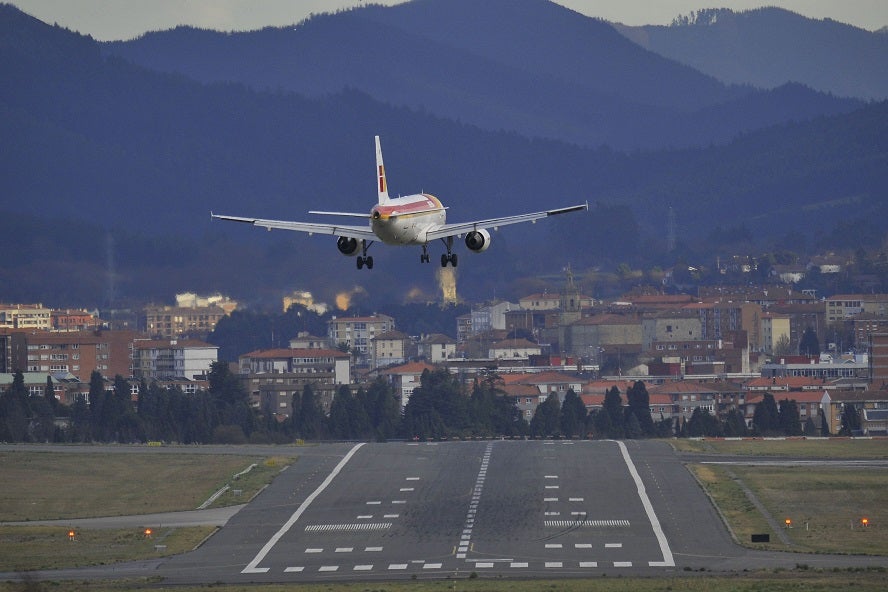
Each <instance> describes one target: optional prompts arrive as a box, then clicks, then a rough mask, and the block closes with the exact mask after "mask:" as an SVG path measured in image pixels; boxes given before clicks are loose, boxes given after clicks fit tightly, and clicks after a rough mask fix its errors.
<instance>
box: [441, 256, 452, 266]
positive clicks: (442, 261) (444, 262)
mask: <svg viewBox="0 0 888 592" xmlns="http://www.w3.org/2000/svg"><path fill="white" fill-rule="evenodd" d="M448 261H450V258H449V257H448V256H447V255H441V267H447V262H448Z"/></svg>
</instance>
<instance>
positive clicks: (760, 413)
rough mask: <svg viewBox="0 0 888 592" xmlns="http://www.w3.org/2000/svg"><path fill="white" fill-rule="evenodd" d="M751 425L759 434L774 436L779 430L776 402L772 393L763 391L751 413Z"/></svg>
mask: <svg viewBox="0 0 888 592" xmlns="http://www.w3.org/2000/svg"><path fill="white" fill-rule="evenodd" d="M752 427H753V429H754V430H755V432H756V434H758V435H760V436H774V435H776V434H778V433H779V432H780V420H779V417H778V411H777V403H775V402H774V395H772V394H771V393H765V394H764V396H763V397H762V400H761V402H760V403H758V404H757V405H756V406H755V411H754V412H753V414H752Z"/></svg>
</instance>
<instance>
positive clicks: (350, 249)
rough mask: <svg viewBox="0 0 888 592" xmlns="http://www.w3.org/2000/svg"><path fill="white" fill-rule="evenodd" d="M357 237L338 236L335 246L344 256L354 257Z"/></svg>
mask: <svg viewBox="0 0 888 592" xmlns="http://www.w3.org/2000/svg"><path fill="white" fill-rule="evenodd" d="M358 247H359V245H358V239H356V238H351V237H349V236H340V237H339V239H337V241H336V248H337V249H339V252H340V253H342V254H343V255H345V256H346V257H354V256H355V255H357V254H358V250H359V249H358Z"/></svg>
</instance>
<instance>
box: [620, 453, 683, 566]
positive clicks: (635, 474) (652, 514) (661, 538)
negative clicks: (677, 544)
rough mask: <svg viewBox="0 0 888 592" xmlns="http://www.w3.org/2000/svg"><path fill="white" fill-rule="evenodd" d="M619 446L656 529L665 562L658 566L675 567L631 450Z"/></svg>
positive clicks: (655, 532) (648, 515) (645, 509)
mask: <svg viewBox="0 0 888 592" xmlns="http://www.w3.org/2000/svg"><path fill="white" fill-rule="evenodd" d="M617 446H619V447H620V452H621V453H622V454H623V460H624V461H625V462H626V467H627V468H628V469H629V473H630V474H631V475H632V479H633V480H635V486H636V487H637V488H638V497H639V498H640V499H641V504H642V505H643V506H644V511H645V513H647V517H648V520H650V522H651V526H652V527H653V529H654V535H655V536H656V537H657V542H658V543H660V551H662V552H663V562H662V563H660V562H657V564H658V566H666V567H674V566H675V559H673V557H672V550H670V549H669V541H667V540H666V534H665V533H664V532H663V528H662V527H661V526H660V520H659V519H658V518H657V514H656V513H655V512H654V506H653V505H652V504H651V500H650V499H648V496H647V491H645V488H644V483H643V482H642V480H641V475H639V474H638V471H637V470H636V469H635V463H633V462H632V459H631V458H630V457H629V450H628V449H627V448H626V445H625V444H623V443H622V442H620V441H617Z"/></svg>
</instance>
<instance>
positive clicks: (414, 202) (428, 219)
mask: <svg viewBox="0 0 888 592" xmlns="http://www.w3.org/2000/svg"><path fill="white" fill-rule="evenodd" d="M446 219H447V213H446V211H445V209H444V206H442V205H441V202H440V201H438V198H436V197H435V196H433V195H429V194H427V193H419V194H416V195H408V196H405V197H398V198H394V199H389V200H388V201H387V202H386V203H385V204H379V205H376V206H374V207H373V209H372V210H370V228H371V229H372V230H373V234H375V235H376V236H378V237H379V240H381V241H382V242H384V243H385V244H387V245H424V244H426V243H428V240H427V239H426V233H427V232H428V231H429V230H433V229H435V228H438V227H440V226H442V225H443V224H444V223H445V221H446Z"/></svg>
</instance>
